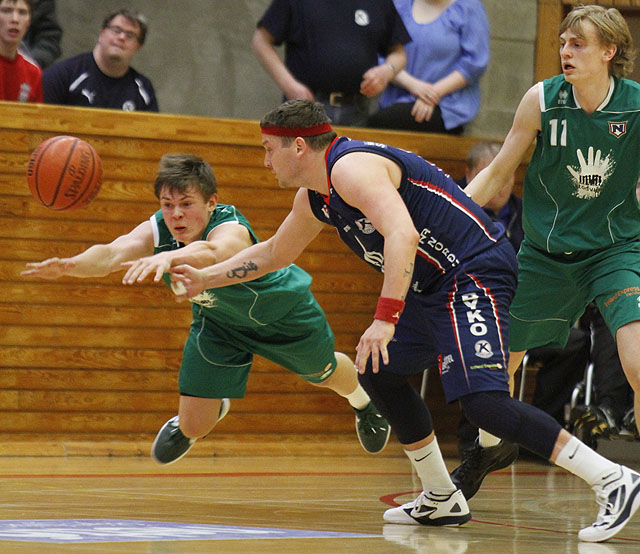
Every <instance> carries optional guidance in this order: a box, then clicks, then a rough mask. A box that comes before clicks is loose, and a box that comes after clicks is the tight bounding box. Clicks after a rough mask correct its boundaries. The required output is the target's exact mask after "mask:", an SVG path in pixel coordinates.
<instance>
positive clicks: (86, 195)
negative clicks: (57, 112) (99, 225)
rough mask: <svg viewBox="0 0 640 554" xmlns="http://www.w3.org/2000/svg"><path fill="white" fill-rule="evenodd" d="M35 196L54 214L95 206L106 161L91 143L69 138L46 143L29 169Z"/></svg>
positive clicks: (28, 178) (32, 158)
mask: <svg viewBox="0 0 640 554" xmlns="http://www.w3.org/2000/svg"><path fill="white" fill-rule="evenodd" d="M27 183H29V189H30V190H31V194H32V196H33V197H34V198H35V199H36V200H37V201H38V202H40V204H42V205H43V206H45V207H47V208H50V209H52V210H77V209H79V208H83V207H85V206H86V205H87V204H89V202H91V201H92V200H93V199H94V198H95V197H96V195H97V194H98V191H99V190H100V186H101V185H102V161H101V160H100V156H98V153H97V152H96V151H95V150H94V149H93V146H91V145H90V144H89V143H88V142H86V141H84V140H82V139H79V138H76V137H69V136H57V137H51V138H49V139H47V140H44V141H42V142H41V143H40V145H39V146H38V147H37V148H36V149H35V150H34V151H33V152H32V154H31V157H30V158H29V164H28V166H27Z"/></svg>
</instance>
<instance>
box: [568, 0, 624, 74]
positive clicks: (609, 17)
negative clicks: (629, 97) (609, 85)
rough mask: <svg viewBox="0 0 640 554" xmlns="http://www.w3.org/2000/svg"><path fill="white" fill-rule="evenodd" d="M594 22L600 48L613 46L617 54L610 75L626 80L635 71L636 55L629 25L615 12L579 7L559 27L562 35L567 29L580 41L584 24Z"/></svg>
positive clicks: (611, 9)
mask: <svg viewBox="0 0 640 554" xmlns="http://www.w3.org/2000/svg"><path fill="white" fill-rule="evenodd" d="M584 21H591V23H593V25H594V26H595V28H596V32H597V33H598V39H599V40H600V44H607V45H608V44H613V45H614V46H615V47H616V53H615V55H614V56H613V58H612V59H611V61H610V62H609V74H611V75H613V76H615V77H626V76H627V75H629V74H630V73H631V72H632V71H633V63H634V60H635V57H636V51H635V48H634V47H633V39H632V38H631V32H630V31H629V26H628V25H627V22H626V21H625V20H624V17H622V14H621V13H620V12H619V11H618V10H616V9H615V8H608V9H607V8H603V7H602V6H585V5H582V4H581V5H579V6H576V7H575V8H573V9H572V10H571V11H570V12H569V13H568V14H567V16H566V17H565V18H564V21H563V22H562V24H561V25H560V33H559V34H562V33H564V32H565V31H567V30H568V29H569V30H571V31H573V32H574V33H576V35H578V36H580V37H584V32H583V28H582V25H583V22H584Z"/></svg>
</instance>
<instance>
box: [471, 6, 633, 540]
mask: <svg viewBox="0 0 640 554" xmlns="http://www.w3.org/2000/svg"><path fill="white" fill-rule="evenodd" d="M634 55H635V52H634V48H633V44H632V39H631V34H630V32H629V28H628V26H627V23H626V22H625V20H624V18H623V17H622V15H621V14H620V12H618V11H617V10H615V9H605V8H603V7H601V6H577V7H575V8H574V9H572V10H571V12H570V13H569V14H568V15H567V16H566V18H565V19H564V21H563V22H562V25H561V27H560V60H561V64H562V75H558V76H556V77H553V78H551V79H548V80H545V81H543V82H541V83H537V84H536V85H534V86H533V87H531V88H530V89H529V91H527V93H526V94H525V95H524V97H523V98H522V101H521V102H520V105H519V106H518V109H517V111H516V114H515V117H514V121H513V125H512V127H511V130H510V131H509V134H508V135H507V137H506V139H505V142H504V145H503V147H502V149H501V150H500V152H499V153H498V155H497V156H496V158H495V159H494V160H493V162H492V163H491V164H490V165H489V166H488V167H487V168H486V169H484V170H483V171H482V172H480V174H479V175H478V176H477V177H476V178H475V179H473V180H472V182H471V183H470V185H469V186H468V187H467V188H466V191H467V193H469V194H470V195H471V197H472V198H473V199H474V200H475V201H476V202H478V203H479V204H481V205H482V204H485V203H486V202H487V201H488V200H489V199H490V198H492V197H493V196H494V195H495V194H496V192H497V191H499V190H500V189H501V188H502V187H503V186H504V183H505V182H506V179H507V178H508V177H510V176H511V175H512V174H513V172H514V171H515V169H516V168H517V167H518V165H519V164H520V162H521V160H522V159H523V157H524V155H525V153H526V152H527V150H528V149H529V147H530V146H531V144H532V143H533V141H534V140H535V139H537V143H536V148H535V151H534V154H533V157H532V159H531V162H530V164H529V167H528V170H527V174H526V177H525V182H524V192H523V201H524V209H523V227H524V232H525V237H524V242H523V243H522V246H521V248H520V252H519V254H518V270H519V273H518V288H517V291H516V295H515V298H514V300H513V303H512V304H511V310H510V333H511V336H510V351H511V354H510V361H509V373H510V375H511V380H512V379H513V374H514V373H515V371H516V370H517V368H518V367H519V365H520V363H521V361H522V358H523V356H524V353H525V351H526V350H527V349H529V348H533V347H536V346H544V345H548V346H564V344H565V342H566V339H567V337H568V334H569V329H570V327H571V326H572V325H573V324H574V322H575V321H576V320H577V319H578V318H579V316H580V315H581V314H582V313H583V311H584V309H585V307H586V306H587V304H588V303H589V302H591V301H595V302H596V304H597V305H598V308H599V310H600V312H601V313H602V316H603V317H604V319H605V321H606V322H607V325H608V326H609V329H610V330H611V332H612V334H613V335H614V337H615V338H616V341H617V346H618V352H619V355H620V360H621V362H622V366H623V368H624V371H625V374H626V377H627V380H628V381H629V384H630V385H631V387H632V388H633V390H634V393H635V400H634V406H635V413H636V414H638V413H639V410H640V209H639V208H638V200H637V198H636V195H635V189H636V183H637V182H638V177H639V175H640V156H638V148H639V146H640V85H638V84H637V83H636V82H634V81H630V80H628V79H625V78H624V77H625V75H628V74H629V73H630V71H631V69H632V67H633V58H634ZM636 424H638V420H637V418H636ZM484 438H485V439H486V440H483V441H482V442H483V444H491V443H492V441H494V439H493V438H492V437H490V436H487V434H484ZM493 444H494V445H498V440H497V439H495V442H493ZM493 448H496V446H494V447H493ZM487 450H489V449H485V451H484V452H483V449H481V448H478V449H477V451H476V452H475V454H474V456H472V457H470V458H468V459H467V460H463V464H462V465H461V466H460V467H461V468H464V467H465V465H466V470H465V471H463V472H462V474H463V475H464V477H465V479H466V480H467V481H469V482H474V486H476V485H477V486H479V484H480V482H481V480H482V477H483V476H484V475H485V474H486V472H485V469H486V467H487V466H488V465H490V463H491V459H490V458H491V456H489V455H487V452H486V451H487ZM573 450H574V447H573V446H572V442H570V443H568V444H567V446H566V448H565V449H564V450H563V451H562V452H561V453H560V455H559V459H560V460H565V461H569V462H571V463H580V462H579V461H576V460H577V459H578V458H579V456H572V459H571V460H569V457H568V455H567V453H568V452H573ZM463 486H465V485H463ZM463 486H461V488H463ZM467 486H468V484H467ZM463 490H464V488H463ZM476 490H477V487H476ZM607 501H608V502H609V504H607V503H606V502H604V503H603V504H602V509H601V514H600V515H601V517H599V520H600V519H603V520H610V519H611V518H614V517H615V514H614V512H615V509H616V508H615V506H616V502H615V501H614V500H613V499H608V500H607ZM638 503H640V498H639V499H637V500H635V501H634V505H637V504H638ZM581 533H583V534H584V535H585V536H586V537H591V538H595V539H596V540H597V538H598V537H599V536H600V534H601V530H600V529H599V528H598V523H597V522H596V524H594V526H592V527H590V528H588V530H585V531H584V532H581ZM586 540H589V539H586Z"/></svg>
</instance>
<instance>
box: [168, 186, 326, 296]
mask: <svg viewBox="0 0 640 554" xmlns="http://www.w3.org/2000/svg"><path fill="white" fill-rule="evenodd" d="M307 195H308V192H307V189H304V188H302V189H300V190H298V192H297V193H296V197H295V200H294V203H293V208H292V209H291V211H290V212H289V215H287V217H286V219H285V220H284V221H283V222H282V224H281V225H280V227H279V228H278V230H277V231H276V233H275V235H273V237H271V238H270V239H269V240H267V241H265V242H259V243H258V244H254V245H253V246H251V247H249V248H246V249H244V250H242V251H241V252H239V253H237V254H236V255H235V256H233V257H231V258H229V259H227V260H226V261H224V262H222V263H217V264H215V265H212V266H209V267H207V268H205V269H195V268H194V267H191V266H190V265H179V266H177V267H172V268H171V274H172V276H173V277H172V281H174V282H180V283H182V285H183V286H184V287H185V289H186V293H185V294H184V295H182V297H179V299H181V298H191V297H193V296H195V295H197V294H199V293H200V292H202V291H203V290H204V289H208V288H216V287H224V286H228V285H234V284H236V283H243V282H246V281H253V280H254V279H257V278H258V277H261V276H262V275H265V274H267V273H270V272H271V271H275V270H276V269H279V268H281V267H285V266H287V265H289V264H290V263H292V262H293V261H294V260H295V259H296V258H297V257H298V256H299V255H300V254H301V253H302V251H303V250H304V249H305V248H306V246H307V245H308V244H309V243H310V242H311V241H312V240H313V239H314V238H315V237H316V236H317V235H318V233H319V232H320V231H321V229H322V227H323V223H322V222H321V221H319V220H318V219H316V218H315V217H314V215H313V213H312V211H311V207H310V206H309V200H308V196H307Z"/></svg>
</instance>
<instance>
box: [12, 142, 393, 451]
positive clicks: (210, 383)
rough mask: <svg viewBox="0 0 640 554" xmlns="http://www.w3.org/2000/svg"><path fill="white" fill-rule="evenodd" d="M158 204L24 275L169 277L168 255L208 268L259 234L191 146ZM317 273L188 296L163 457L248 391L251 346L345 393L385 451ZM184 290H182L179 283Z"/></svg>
mask: <svg viewBox="0 0 640 554" xmlns="http://www.w3.org/2000/svg"><path fill="white" fill-rule="evenodd" d="M154 192H155V194H156V196H157V197H158V199H159V200H160V210H158V211H157V212H156V213H155V214H153V215H152V216H151V218H149V219H147V220H146V221H143V222H142V223H140V224H139V225H138V226H136V227H135V228H134V229H133V230H131V231H130V232H129V233H127V234H124V235H122V236H120V237H118V238H117V239H115V240H114V241H113V242H111V243H109V244H98V245H94V246H91V247H90V248H88V249H87V250H85V251H84V252H82V253H80V254H78V255H77V256H73V257H71V258H50V259H48V260H44V261H42V262H36V263H28V264H27V269H26V270H25V271H23V272H22V275H24V276H34V277H41V278H44V279H56V278H58V277H61V276H63V275H71V276H73V277H102V276H105V275H108V274H110V273H113V272H115V271H120V270H123V269H127V271H126V273H125V275H124V277H123V283H124V284H133V283H136V282H141V281H143V280H144V279H145V278H147V277H151V278H153V279H154V281H156V282H158V281H160V280H161V279H163V278H164V279H165V281H166V283H167V284H168V285H170V284H171V281H170V280H169V278H168V275H167V274H166V272H167V271H168V270H169V268H170V267H171V265H172V263H174V264H175V263H188V264H192V265H195V266H196V267H206V266H208V265H211V264H213V263H216V262H220V261H223V260H225V259H227V258H229V257H231V256H233V255H234V254H236V253H237V252H239V251H240V250H242V249H244V248H247V247H248V246H251V245H252V244H254V243H256V242H258V239H257V237H256V236H255V234H254V232H253V230H252V229H251V226H250V225H249V222H248V221H247V220H246V219H245V218H244V217H243V216H242V214H240V213H239V212H238V211H237V210H236V208H235V207H234V206H231V205H224V204H219V203H218V194H217V187H216V180H215V176H214V173H213V170H212V169H211V166H210V165H209V164H208V163H207V162H205V161H204V160H202V159H200V158H198V157H197V156H193V155H190V154H169V155H166V156H164V157H163V158H162V160H161V161H160V168H159V170H158V174H157V176H156V180H155V183H154ZM310 284H311V276H310V275H309V274H308V273H306V272H305V271H303V270H302V269H300V268H299V267H297V266H295V265H293V264H292V265H289V266H288V267H286V268H284V269H281V270H278V271H273V272H271V273H269V274H267V275H265V276H263V277H260V278H258V279H255V280H253V281H250V282H248V283H243V284H238V285H233V286H229V287H224V288H218V289H215V290H206V291H203V292H202V293H201V294H200V295H198V296H197V297H195V298H193V299H192V311H193V323H192V324H191V328H190V329H191V330H190V333H189V337H188V338H187V342H186V344H185V347H184V354H183V358H182V364H181V367H180V377H179V388H180V404H179V409H178V415H177V416H175V417H173V418H171V419H170V420H169V421H167V422H166V423H165V425H164V426H163V427H162V429H161V430H160V432H159V433H158V435H157V437H156V439H155V441H154V444H153V446H152V449H151V455H152V457H153V458H154V459H155V460H156V461H158V462H160V463H164V464H167V463H172V462H175V461H177V460H178V459H180V458H181V457H182V456H184V455H185V454H186V453H187V451H188V450H189V448H191V446H192V445H193V443H194V442H195V441H196V439H198V438H200V437H203V436H205V435H207V434H208V433H209V432H210V431H211V430H212V429H213V427H214V426H215V424H216V423H217V422H218V421H219V420H220V419H222V418H223V417H224V416H225V415H226V414H227V412H228V411H229V400H228V399H229V398H242V397H243V396H244V393H245V389H246V384H247V379H248V377H249V370H250V368H251V364H252V361H253V355H254V354H258V355H261V356H263V357H265V358H267V359H270V360H272V361H274V362H276V363H278V364H280V365H282V366H284V367H285V368H287V369H288V370H290V371H292V372H293V373H296V374H298V375H299V376H300V377H301V378H302V379H304V380H305V381H308V382H309V383H312V384H314V385H317V386H320V387H327V388H329V389H331V390H333V391H335V392H336V393H338V394H339V395H340V396H343V397H345V398H346V399H347V400H348V401H349V403H350V404H351V406H352V407H353V409H354V411H355V413H356V430H357V434H358V438H359V440H360V443H361V444H362V446H363V448H364V449H365V450H366V451H367V452H370V453H376V452H379V451H381V450H382V449H383V448H384V447H385V445H386V443H387V440H388V438H389V435H390V426H389V424H388V423H387V421H386V420H385V419H384V418H383V417H382V416H380V414H379V413H378V411H377V410H376V408H375V406H374V405H373V403H372V402H371V400H370V399H369V396H368V395H367V393H366V392H365V391H364V389H363V388H362V387H361V386H360V385H359V383H358V377H357V372H356V370H355V367H354V365H353V363H352V362H351V360H350V359H349V358H348V357H347V356H346V355H344V354H342V353H339V352H335V353H334V346H335V344H334V343H335V341H334V336H333V333H332V332H331V329H330V328H329V325H328V323H327V320H326V317H325V315H324V312H323V311H322V309H321V308H320V306H319V305H318V303H317V302H316V300H315V298H314V297H313V295H312V294H311V291H310V289H309V285H310ZM175 292H176V293H178V292H179V291H175Z"/></svg>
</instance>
